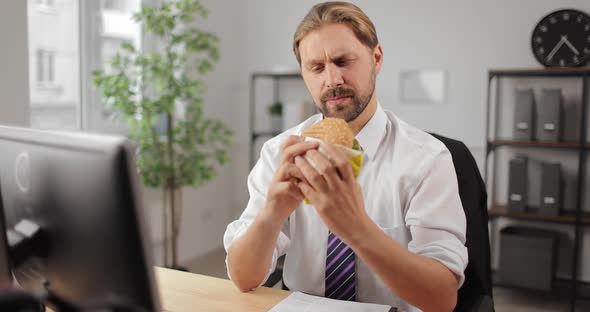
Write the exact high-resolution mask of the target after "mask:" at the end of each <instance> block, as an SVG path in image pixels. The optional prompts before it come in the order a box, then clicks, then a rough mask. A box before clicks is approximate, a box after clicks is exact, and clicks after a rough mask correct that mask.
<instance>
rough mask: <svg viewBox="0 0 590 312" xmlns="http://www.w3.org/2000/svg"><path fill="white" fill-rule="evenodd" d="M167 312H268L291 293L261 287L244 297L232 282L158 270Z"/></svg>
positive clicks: (160, 289)
mask: <svg viewBox="0 0 590 312" xmlns="http://www.w3.org/2000/svg"><path fill="white" fill-rule="evenodd" d="M155 272H156V280H157V284H158V288H159V292H160V301H161V303H162V306H163V309H164V311H169V312H183V311H211V312H218V311H219V312H229V311H232V312H233V311H243V312H259V311H260V312H262V311H268V310H270V309H271V308H272V307H273V306H275V305H276V304H277V303H279V302H280V301H281V300H283V299H285V298H286V297H287V296H288V295H289V294H290V292H288V291H285V290H280V289H275V288H267V287H261V288H259V289H257V290H256V291H254V292H249V293H242V292H240V290H239V289H238V288H237V287H236V286H235V285H234V284H233V283H232V282H231V281H229V280H224V279H220V278H215V277H210V276H204V275H199V274H192V273H186V272H181V271H175V270H170V269H164V268H155Z"/></svg>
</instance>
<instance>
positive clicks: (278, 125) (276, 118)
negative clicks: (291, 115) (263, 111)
mask: <svg viewBox="0 0 590 312" xmlns="http://www.w3.org/2000/svg"><path fill="white" fill-rule="evenodd" d="M268 113H269V114H270V126H271V129H272V131H275V132H278V131H282V129H283V103H282V102H281V101H276V102H274V103H273V104H272V105H270V106H269V107H268Z"/></svg>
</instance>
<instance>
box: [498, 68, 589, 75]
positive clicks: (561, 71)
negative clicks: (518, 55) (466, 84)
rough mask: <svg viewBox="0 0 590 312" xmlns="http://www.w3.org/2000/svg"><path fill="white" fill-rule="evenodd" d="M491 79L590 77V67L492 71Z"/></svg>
mask: <svg viewBox="0 0 590 312" xmlns="http://www.w3.org/2000/svg"><path fill="white" fill-rule="evenodd" d="M488 75H489V76H490V77H493V76H512V77H535V76H537V77H541V76H544V77H546V76H563V77H567V76H570V77H575V76H583V75H590V66H585V67H551V68H542V67H539V68H504V69H491V70H489V71H488Z"/></svg>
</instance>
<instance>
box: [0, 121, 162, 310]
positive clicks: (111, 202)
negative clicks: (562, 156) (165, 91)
mask: <svg viewBox="0 0 590 312" xmlns="http://www.w3.org/2000/svg"><path fill="white" fill-rule="evenodd" d="M134 154H135V153H134V150H133V148H132V146H131V145H130V143H129V142H128V140H126V139H125V138H121V137H113V136H102V135H92V134H85V133H73V132H51V131H41V130H32V129H23V128H14V127H2V126H0V190H1V194H2V200H1V203H0V207H2V208H3V211H4V216H5V219H6V220H5V221H6V222H5V226H6V228H7V229H9V230H10V229H12V228H13V227H15V225H17V224H18V223H19V222H22V221H23V220H28V221H31V222H33V223H34V224H36V225H39V226H40V228H41V231H42V233H43V238H44V240H42V242H43V243H42V244H43V246H36V247H42V248H36V250H37V251H39V250H42V252H37V254H36V255H33V256H32V257H26V259H18V260H15V261H13V264H15V265H16V263H15V262H18V264H19V265H18V267H13V273H14V275H15V277H16V279H17V281H18V283H19V284H20V285H21V286H22V287H23V288H25V289H27V290H30V291H32V292H37V291H48V293H50V294H51V295H52V296H53V297H54V298H59V300H63V301H64V302H67V303H70V304H74V305H76V306H78V307H84V306H93V307H97V306H101V305H103V306H120V307H123V308H125V307H135V308H137V309H135V308H133V309H130V310H145V311H157V310H158V311H159V310H160V303H159V297H158V294H157V292H156V289H157V287H156V283H155V279H154V274H153V265H152V260H151V251H150V249H149V247H148V244H147V242H148V241H149V237H150V236H149V235H148V232H147V228H146V226H145V223H144V218H143V213H142V206H141V204H140V202H141V201H140V198H139V196H138V184H137V183H138V182H137V173H136V170H135V164H134V157H133V155H134ZM39 241H41V240H39ZM36 244H37V245H39V242H36ZM0 248H1V247H0ZM29 249H30V248H29ZM31 250H32V249H31ZM12 256H13V254H12V251H11V257H12ZM13 260H14V259H13ZM23 260H26V261H23ZM21 262H22V263H21ZM0 273H1V272H0Z"/></svg>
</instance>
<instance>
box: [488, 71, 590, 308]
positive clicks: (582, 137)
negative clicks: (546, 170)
mask: <svg viewBox="0 0 590 312" xmlns="http://www.w3.org/2000/svg"><path fill="white" fill-rule="evenodd" d="M506 77H508V78H535V77H539V78H542V77H553V78H556V77H570V78H571V77H573V78H579V79H581V80H582V92H581V94H582V96H581V116H580V118H581V119H580V129H579V140H578V141H577V142H537V141H517V140H513V139H510V138H502V137H499V138H498V137H496V136H497V133H498V125H499V124H500V122H499V118H500V116H499V115H500V114H499V113H498V110H499V105H500V103H499V92H498V89H499V80H500V79H502V78H506ZM589 77H590V67H582V68H551V69H501V70H490V71H488V81H487V99H486V101H487V107H486V108H487V111H486V112H487V117H486V140H487V144H486V161H485V169H484V176H485V181H486V185H488V192H489V193H490V194H491V196H490V198H491V201H492V203H491V205H490V208H489V210H488V215H489V218H490V222H491V225H492V235H491V237H493V233H495V230H496V226H495V223H496V221H497V220H498V219H499V218H509V219H515V220H525V221H534V222H550V223H556V224H564V225H569V226H574V253H573V257H572V258H573V259H572V272H571V275H572V278H571V281H568V283H569V284H570V285H569V287H568V288H570V289H571V290H572V291H571V297H570V310H571V311H575V307H576V301H577V300H579V299H588V298H587V297H583V296H581V295H580V293H579V289H578V288H579V281H578V264H579V261H580V246H581V240H582V236H583V232H582V231H583V228H584V227H586V226H590V213H586V212H583V211H582V201H583V186H584V182H585V180H586V158H587V157H586V156H587V151H588V149H590V143H588V141H587V135H586V134H587V131H588V105H589V104H588V87H589V81H588V80H589ZM494 81H495V82H496V83H495V85H494V84H493V83H494ZM493 85H494V88H493V87H492V86H493ZM492 89H495V90H492ZM492 94H494V103H492ZM492 110H493V111H494V118H492V116H491V112H492ZM490 132H492V133H490ZM500 148H521V149H523V148H524V149H557V150H561V151H566V152H570V151H571V152H573V153H576V154H577V157H578V167H577V171H578V172H577V177H578V178H577V185H576V190H577V192H576V200H575V211H574V212H571V213H563V214H561V215H559V216H550V215H542V214H537V213H530V212H512V211H509V210H508V209H507V207H506V206H503V205H499V204H497V203H496V202H495V201H496V191H497V190H496V185H495V180H494V179H495V178H496V175H497V168H498V164H497V161H498V157H495V156H496V155H495V153H496V152H497V150H498V149H500ZM490 157H493V169H492V170H490V164H489V163H490ZM492 246H494V242H493V241H492ZM498 286H502V285H501V284H498Z"/></svg>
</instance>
